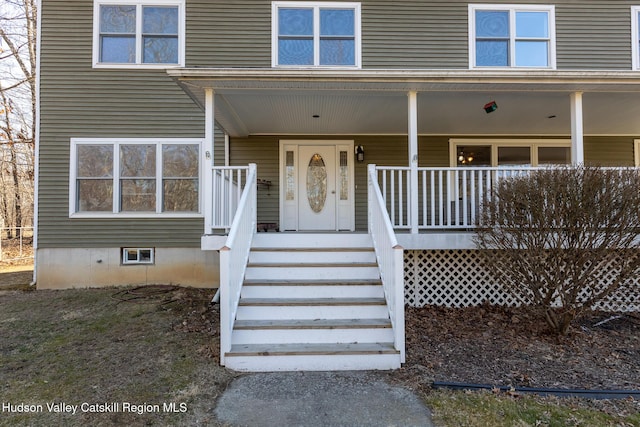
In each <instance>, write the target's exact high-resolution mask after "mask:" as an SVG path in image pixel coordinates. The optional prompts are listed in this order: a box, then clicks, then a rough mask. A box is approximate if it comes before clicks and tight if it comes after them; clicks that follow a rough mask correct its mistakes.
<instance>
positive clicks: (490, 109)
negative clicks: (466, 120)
mask: <svg viewBox="0 0 640 427" xmlns="http://www.w3.org/2000/svg"><path fill="white" fill-rule="evenodd" d="M497 109H498V104H496V101H491V102H488V103H486V104H484V111H486V112H487V114H489V113H493V112H494V111H496V110H497Z"/></svg>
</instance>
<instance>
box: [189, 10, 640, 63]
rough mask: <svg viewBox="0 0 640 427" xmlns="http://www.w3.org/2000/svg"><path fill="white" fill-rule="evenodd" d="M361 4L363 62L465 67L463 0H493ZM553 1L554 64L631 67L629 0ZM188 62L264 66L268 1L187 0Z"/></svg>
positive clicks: (268, 41) (267, 55) (268, 53)
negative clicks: (554, 30) (554, 9)
mask: <svg viewBox="0 0 640 427" xmlns="http://www.w3.org/2000/svg"><path fill="white" fill-rule="evenodd" d="M360 3H361V6H362V64H363V68H365V69H372V68H383V69H398V68H413V69H415V68H425V69H428V68H435V69H446V68H451V69H467V68H468V67H469V54H468V50H469V49H468V5H469V4H470V3H482V4H516V3H514V2H513V1H512V0H506V1H504V0H497V1H482V0H474V1H459V0H454V1H419V0H411V1H408V0H403V1H388V0H370V1H362V2H360ZM526 4H542V5H555V7H556V38H557V40H556V51H557V55H556V56H557V68H558V69H560V70H562V69H611V70H630V69H631V10H630V7H631V6H632V5H637V4H638V3H637V2H635V1H620V0H611V1H602V0H601V1H594V0H587V1H580V2H577V1H574V0H570V1H567V0H565V1H555V2H549V1H543V0H529V1H527V2H526ZM186 61H187V66H188V67H228V66H233V67H270V66H271V1H265V0H251V1H243V2H207V1H205V0H187V55H186Z"/></svg>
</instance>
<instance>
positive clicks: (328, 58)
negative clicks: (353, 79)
mask: <svg viewBox="0 0 640 427" xmlns="http://www.w3.org/2000/svg"><path fill="white" fill-rule="evenodd" d="M271 21H272V27H271V32H272V65H273V66H274V67H276V66H293V67H356V68H359V67H360V65H361V59H360V57H361V40H360V39H361V35H360V34H361V31H360V3H342V2H278V1H276V2H273V3H272V19H271Z"/></svg>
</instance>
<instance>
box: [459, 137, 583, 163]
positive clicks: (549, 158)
mask: <svg viewBox="0 0 640 427" xmlns="http://www.w3.org/2000/svg"><path fill="white" fill-rule="evenodd" d="M449 150H450V166H451V167H501V166H502V167H531V166H533V167H535V166H552V165H567V164H570V163H571V140H565V139H495V140H486V139H475V138H474V139H451V140H450V146H449Z"/></svg>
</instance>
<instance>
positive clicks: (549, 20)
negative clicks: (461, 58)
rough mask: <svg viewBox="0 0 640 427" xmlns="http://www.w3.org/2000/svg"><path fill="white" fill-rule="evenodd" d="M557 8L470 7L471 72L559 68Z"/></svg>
mask: <svg viewBox="0 0 640 427" xmlns="http://www.w3.org/2000/svg"><path fill="white" fill-rule="evenodd" d="M554 14H555V8H554V6H538V5H536V6H529V5H469V62H470V64H469V65H470V68H484V67H491V68H555V18H554Z"/></svg>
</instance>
